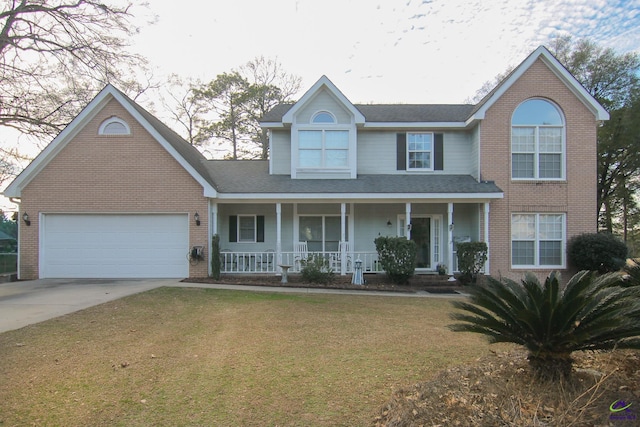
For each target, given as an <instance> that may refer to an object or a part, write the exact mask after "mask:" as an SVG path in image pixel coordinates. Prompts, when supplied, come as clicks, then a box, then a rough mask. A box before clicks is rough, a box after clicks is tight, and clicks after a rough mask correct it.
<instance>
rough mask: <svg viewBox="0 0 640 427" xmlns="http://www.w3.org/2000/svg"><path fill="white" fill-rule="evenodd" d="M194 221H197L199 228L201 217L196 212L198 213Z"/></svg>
mask: <svg viewBox="0 0 640 427" xmlns="http://www.w3.org/2000/svg"><path fill="white" fill-rule="evenodd" d="M193 219H195V220H196V225H198V226H199V225H200V215H198V212H196V213H195V214H194V215H193Z"/></svg>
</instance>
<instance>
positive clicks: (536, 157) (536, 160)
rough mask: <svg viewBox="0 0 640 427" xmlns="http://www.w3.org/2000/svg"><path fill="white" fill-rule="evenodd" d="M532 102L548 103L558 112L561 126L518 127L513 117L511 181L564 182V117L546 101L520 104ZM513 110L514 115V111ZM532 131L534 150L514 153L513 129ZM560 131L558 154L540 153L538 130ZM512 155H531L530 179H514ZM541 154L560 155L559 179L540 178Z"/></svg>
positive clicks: (523, 125) (556, 107) (524, 125)
mask: <svg viewBox="0 0 640 427" xmlns="http://www.w3.org/2000/svg"><path fill="white" fill-rule="evenodd" d="M533 100H541V101H545V102H547V103H549V105H551V106H552V107H553V108H555V109H556V110H557V112H558V114H559V115H560V119H561V120H562V125H541V124H530V125H529V124H518V125H514V124H513V117H512V119H511V141H510V149H511V158H510V167H511V179H512V180H513V181H534V180H535V181H564V180H566V157H567V155H566V153H567V147H566V140H567V138H566V121H565V119H564V115H563V114H562V111H561V110H560V108H558V106H557V105H556V104H554V103H553V102H551V101H550V100H548V99H539V98H531V99H527V100H526V101H524V102H523V103H522V104H524V103H526V102H527V101H533ZM522 104H520V105H518V107H517V108H516V110H517V109H518V108H520V106H522ZM516 110H514V114H515V111H516ZM516 128H518V129H533V130H534V135H533V138H534V141H533V144H534V149H533V151H514V148H513V138H514V135H513V133H514V132H513V130H514V129H516ZM544 128H547V129H560V138H561V139H562V140H561V142H560V145H561V147H560V151H559V152H547V151H545V152H542V151H541V150H540V129H544ZM514 154H531V155H533V176H532V177H515V176H514V174H513V155H514ZM543 154H559V155H560V176H559V177H551V178H548V177H541V176H540V156H541V155H543Z"/></svg>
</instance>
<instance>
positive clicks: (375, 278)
mask: <svg viewBox="0 0 640 427" xmlns="http://www.w3.org/2000/svg"><path fill="white" fill-rule="evenodd" d="M448 278H449V277H448V276H438V275H433V274H422V275H415V276H413V277H412V278H411V279H410V280H409V283H408V284H407V285H396V284H394V283H390V282H389V280H388V279H387V277H386V275H384V274H365V275H364V280H365V284H364V285H354V284H352V283H351V275H350V274H349V275H346V276H335V277H334V280H333V281H332V282H331V283H327V284H320V283H306V282H303V281H302V277H301V276H300V275H299V274H291V273H290V274H289V282H288V283H282V282H281V277H280V276H276V275H272V274H268V275H267V274H265V275H248V274H246V275H245V274H226V275H222V277H221V278H220V279H219V280H214V279H212V278H210V277H203V278H188V279H185V280H183V282H191V283H215V284H228V285H248V286H271V287H276V286H277V287H292V288H320V289H347V290H357V291H387V292H408V293H417V292H429V293H436V294H456V293H458V292H464V287H463V286H462V285H461V284H460V283H459V282H458V281H455V282H449V281H448Z"/></svg>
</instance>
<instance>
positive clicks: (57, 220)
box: [40, 214, 189, 278]
mask: <svg viewBox="0 0 640 427" xmlns="http://www.w3.org/2000/svg"><path fill="white" fill-rule="evenodd" d="M188 224H189V223H188V216H187V215H186V214H185V215H58V214H47V215H43V224H42V227H43V228H42V234H41V236H42V241H41V246H40V277H42V278H160V277H163V278H181V277H187V276H188V275H189V263H188V261H187V252H188V248H189V246H188V245H189V237H188V236H189V230H188V227H189V225H188Z"/></svg>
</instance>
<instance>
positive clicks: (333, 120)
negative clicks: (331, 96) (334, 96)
mask: <svg viewBox="0 0 640 427" xmlns="http://www.w3.org/2000/svg"><path fill="white" fill-rule="evenodd" d="M325 114H326V115H328V116H329V117H331V121H330V122H317V121H316V119H317V118H318V116H321V115H325ZM311 123H313V124H317V125H331V124H336V123H338V120H337V119H336V116H335V115H334V114H333V113H332V112H331V111H326V110H321V111H318V112H316V113H315V114H314V115H313V116H311Z"/></svg>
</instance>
